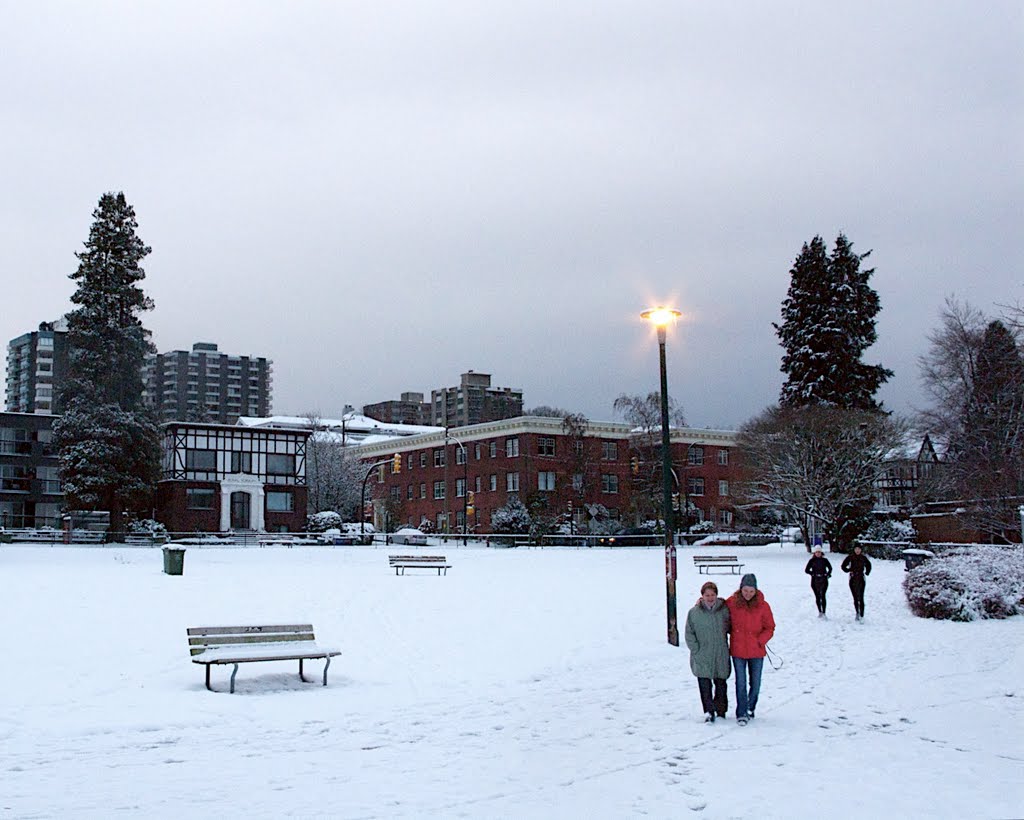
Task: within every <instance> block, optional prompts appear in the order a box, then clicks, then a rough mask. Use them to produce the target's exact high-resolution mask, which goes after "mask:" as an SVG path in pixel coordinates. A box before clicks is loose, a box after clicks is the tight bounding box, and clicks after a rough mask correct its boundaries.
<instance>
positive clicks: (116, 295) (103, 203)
mask: <svg viewBox="0 0 1024 820" xmlns="http://www.w3.org/2000/svg"><path fill="white" fill-rule="evenodd" d="M92 216H93V224H92V226H91V228H90V229H89V238H88V240H86V242H85V250H84V251H81V252H79V253H76V254H75V255H76V257H77V258H78V261H79V264H78V269H77V270H76V271H75V272H74V273H72V274H71V275H70V278H71V279H72V280H74V281H76V282H77V284H78V288H77V290H76V291H75V293H74V295H73V296H72V297H71V300H72V302H73V303H74V304H76V305H77V306H78V307H77V308H75V309H74V310H73V311H71V313H69V314H68V317H67V318H68V348H69V357H68V377H67V380H66V382H65V385H64V388H63V389H62V392H61V400H62V404H63V406H64V408H65V413H64V415H63V416H62V417H61V418H60V419H58V420H57V422H56V423H55V424H54V443H55V446H56V448H57V450H58V457H59V469H60V475H61V480H62V482H63V483H64V492H65V501H66V504H67V506H68V507H69V508H70V509H90V510H108V511H109V512H110V529H111V533H112V534H113V535H114V536H115V537H117V536H119V535H120V534H121V533H122V532H123V529H124V527H123V521H122V515H121V514H122V512H123V511H125V510H134V509H145V508H146V507H147V506H148V505H149V503H150V501H151V498H152V488H153V486H154V485H155V483H156V480H157V479H158V477H159V458H160V443H159V432H158V430H157V427H156V424H155V423H154V422H153V420H152V418H151V417H150V415H149V414H148V413H146V412H145V411H144V410H143V407H142V387H143V385H142V365H143V361H144V358H145V354H146V353H147V352H149V350H150V349H151V345H150V343H149V340H148V334H147V332H146V330H145V328H144V327H143V326H142V322H141V320H140V318H139V314H140V313H141V312H143V311H146V310H151V309H152V308H153V302H152V300H150V299H149V298H148V297H147V296H146V295H145V294H144V293H143V292H142V289H141V288H140V287H139V282H141V281H142V280H143V279H144V278H145V272H144V271H143V269H142V268H141V267H140V265H139V263H140V262H141V260H142V259H143V258H145V256H146V255H147V254H148V253H149V252H150V248H148V247H147V246H146V245H144V244H143V242H142V241H141V240H140V239H139V237H138V236H137V235H136V229H137V228H138V223H137V222H136V221H135V211H134V209H133V208H132V207H131V206H130V205H129V204H128V203H127V201H126V200H125V197H124V194H123V193H116V194H114V193H107V194H104V195H103V196H102V197H100V201H99V205H98V206H97V208H96V210H94V211H93V214H92Z"/></svg>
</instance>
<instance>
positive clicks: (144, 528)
mask: <svg viewBox="0 0 1024 820" xmlns="http://www.w3.org/2000/svg"><path fill="white" fill-rule="evenodd" d="M128 532H130V533H132V534H133V535H167V527H165V526H164V525H163V524H161V523H160V522H159V521H154V520H153V519H152V518H143V519H140V520H138V521H130V522H128Z"/></svg>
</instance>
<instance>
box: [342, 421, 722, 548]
mask: <svg viewBox="0 0 1024 820" xmlns="http://www.w3.org/2000/svg"><path fill="white" fill-rule="evenodd" d="M657 439H658V441H657V446H655V447H651V446H650V443H649V442H646V443H642V444H641V446H640V447H637V446H635V445H636V444H637V437H636V433H635V431H634V430H632V429H631V428H630V427H629V426H628V425H625V424H616V423H611V422H593V421H591V422H588V423H587V425H586V428H585V430H582V431H576V432H573V431H571V430H568V429H566V427H565V426H563V421H562V419H557V418H541V417H534V416H520V417H518V418H514V419H504V420H501V421H494V422H487V423H483V424H474V425H468V426H464V427H457V428H452V429H450V430H449V431H448V432H447V433H446V432H445V431H444V430H439V431H434V432H429V433H423V434H421V435H415V436H408V437H405V438H401V439H390V440H386V441H378V442H373V443H367V444H363V445H362V446H361V447H360V459H361V460H362V461H363V462H364V463H365V464H366V465H367V468H368V470H369V468H370V466H371V465H373V464H375V463H378V462H384V461H387V464H386V465H384V466H382V467H380V468H379V469H378V470H377V472H376V474H373V473H372V472H371V473H370V476H369V480H368V482H367V496H368V497H369V498H368V500H370V499H372V502H373V515H374V519H375V524H376V525H378V526H380V525H382V524H383V523H384V522H383V516H384V511H385V510H387V511H388V513H389V514H390V515H391V516H392V517H393V520H394V522H397V523H401V524H403V525H410V526H419V525H420V524H421V523H422V522H424V521H427V522H430V524H431V526H433V527H436V528H437V529H441V530H443V529H445V521H446V515H447V521H448V522H449V524H450V526H449V527H448V529H449V530H450V531H453V532H457V531H461V530H462V528H463V526H464V524H465V522H466V520H467V511H468V521H469V529H470V530H471V531H472V530H475V531H478V532H489V531H492V527H491V516H492V515H493V514H494V512H495V511H496V510H498V509H499V508H500V507H503V506H504V505H505V504H506V503H507V502H508V500H509V498H511V497H512V496H518V497H519V498H520V499H521V500H522V501H523V502H524V503H530V502H531V501H538V500H541V501H542V502H543V503H545V504H546V505H547V507H548V509H549V510H551V511H558V512H562V511H565V512H567V513H568V512H570V510H571V515H572V520H573V521H574V523H575V525H582V524H585V523H586V521H587V520H588V516H589V515H590V513H591V512H592V510H593V509H594V507H595V505H600V507H603V508H604V509H606V510H607V511H608V514H609V516H610V517H611V518H613V519H618V520H620V521H621V522H622V524H623V525H624V526H626V527H630V526H633V525H634V524H636V523H637V521H636V517H637V510H638V509H639V508H640V503H639V502H640V501H641V499H640V495H641V493H644V492H647V493H648V497H649V496H650V491H649V489H648V490H645V489H643V485H644V484H645V482H646V485H647V487H648V488H650V487H651V486H652V485H654V486H656V490H655V493H654V495H656V496H657V498H658V499H659V502H660V492H661V490H660V487H661V484H660V475H661V473H660V470H661V461H660V452H659V451H660V431H659V435H658V436H657ZM671 441H672V463H673V469H674V471H675V483H676V487H677V490H678V496H679V500H680V502H681V504H680V506H682V507H685V506H686V504H687V502H688V504H689V510H690V515H689V520H690V523H691V524H692V523H695V522H696V521H700V520H711V521H714V522H715V523H716V524H719V525H721V526H725V527H728V526H730V525H731V524H732V523H733V513H734V507H733V498H732V491H733V488H734V486H735V483H736V482H737V481H738V480H739V464H738V463H737V462H738V459H737V457H736V433H735V432H733V431H725V430H700V429H690V428H680V429H674V430H672V436H671ZM396 454H397V455H399V456H400V465H401V466H400V468H399V471H398V472H395V470H394V466H395V462H394V456H395V455H396ZM468 493H472V495H471V496H469V495H467V494H468ZM470 498H471V499H472V502H473V503H472V505H470V504H469V503H468V502H469V499H470ZM570 502H572V503H571V504H570ZM470 507H471V508H472V509H471V510H470V509H469V508H470Z"/></svg>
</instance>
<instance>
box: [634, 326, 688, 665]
mask: <svg viewBox="0 0 1024 820" xmlns="http://www.w3.org/2000/svg"><path fill="white" fill-rule="evenodd" d="M680 315H681V314H680V313H679V311H678V310H673V309H671V308H664V307H659V308H653V309H651V310H645V311H644V312H643V313H641V314H640V316H641V317H642V318H644V319H648V320H650V321H651V322H652V323H653V324H654V326H655V327H656V328H657V329H658V363H659V365H660V371H661V477H662V510H663V515H664V518H665V609H666V616H667V626H668V642H669V643H670V644H672V645H673V646H679V624H678V619H677V614H676V578H677V571H676V547H675V544H674V543H673V537H672V452H671V449H670V447H671V435H670V433H669V426H668V368H667V367H666V365H665V335H666V334H665V329H666V327H667V326H668V324H669V322H671V321H673V320H674V319H676V318H678V317H679V316H680Z"/></svg>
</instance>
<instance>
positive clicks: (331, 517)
mask: <svg viewBox="0 0 1024 820" xmlns="http://www.w3.org/2000/svg"><path fill="white" fill-rule="evenodd" d="M341 525H342V520H341V516H340V515H338V513H336V512H332V511H330V510H326V511H324V512H318V513H313V515H310V516H307V517H306V532H326V531H327V530H338V529H341Z"/></svg>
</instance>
